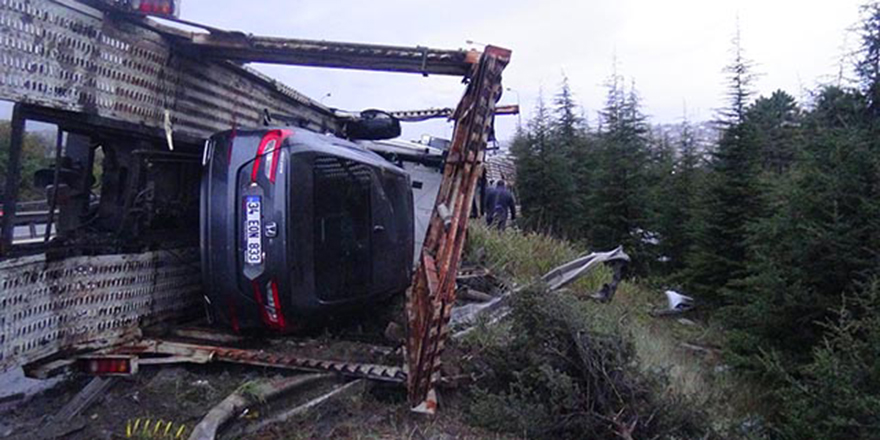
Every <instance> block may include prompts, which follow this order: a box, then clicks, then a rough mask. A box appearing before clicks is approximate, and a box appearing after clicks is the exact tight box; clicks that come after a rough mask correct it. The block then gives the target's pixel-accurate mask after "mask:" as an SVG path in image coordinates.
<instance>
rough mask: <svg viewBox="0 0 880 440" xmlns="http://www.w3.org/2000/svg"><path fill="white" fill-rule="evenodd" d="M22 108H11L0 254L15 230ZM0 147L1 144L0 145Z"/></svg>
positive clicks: (7, 250)
mask: <svg viewBox="0 0 880 440" xmlns="http://www.w3.org/2000/svg"><path fill="white" fill-rule="evenodd" d="M24 122H25V118H24V110H23V109H22V108H21V104H18V103H16V104H15V107H13V109H12V130H11V133H10V136H9V162H7V166H6V170H7V171H6V191H5V192H4V194H3V230H2V235H0V255H6V254H8V253H9V251H10V249H11V248H12V237H13V234H14V232H15V208H16V207H17V206H16V205H17V204H18V190H19V186H20V183H21V182H19V180H20V179H21V148H22V144H23V143H24ZM0 147H2V146H0Z"/></svg>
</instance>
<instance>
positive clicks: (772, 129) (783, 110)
mask: <svg viewBox="0 0 880 440" xmlns="http://www.w3.org/2000/svg"><path fill="white" fill-rule="evenodd" d="M801 119H802V115H801V111H800V109H799V108H798V106H797V103H795V100H794V98H793V97H792V96H791V95H789V94H788V93H785V92H784V91H782V90H777V91H775V92H773V94H772V95H770V97H769V98H765V97H763V96H762V97H760V98H758V99H757V100H755V102H754V104H752V105H751V106H749V108H748V110H747V111H746V117H745V123H746V124H748V126H749V132H750V133H752V134H753V141H754V142H755V143H756V148H757V149H758V154H759V155H760V158H759V161H760V166H761V168H762V169H763V170H764V171H768V172H771V173H775V174H782V173H784V172H785V171H786V170H788V168H789V167H790V166H791V165H792V163H793V162H794V157H795V150H796V149H797V146H798V145H799V144H800V143H802V142H803V141H802V139H800V136H799V128H800V126H801V122H802V121H801Z"/></svg>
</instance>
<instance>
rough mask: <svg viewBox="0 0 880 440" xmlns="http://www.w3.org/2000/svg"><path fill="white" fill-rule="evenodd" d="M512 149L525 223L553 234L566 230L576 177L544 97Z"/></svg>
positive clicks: (526, 225)
mask: <svg viewBox="0 0 880 440" xmlns="http://www.w3.org/2000/svg"><path fill="white" fill-rule="evenodd" d="M512 152H513V154H514V158H515V161H516V166H517V194H518V196H519V198H520V204H521V205H522V217H523V219H522V225H523V226H524V227H529V228H533V229H539V230H542V231H548V232H551V233H554V232H555V233H561V232H564V230H565V227H566V225H567V222H568V219H569V218H570V216H571V212H572V200H571V199H572V197H573V193H574V188H573V185H574V180H573V178H572V175H571V172H570V163H569V160H568V158H567V156H566V152H565V150H564V149H563V148H562V147H561V146H560V145H559V144H558V142H557V140H556V136H555V135H554V130H553V121H552V119H551V116H550V112H549V110H548V109H547V106H546V105H545V104H544V100H543V99H542V98H540V97H539V99H538V104H537V106H536V108H535V116H534V117H533V118H532V120H531V121H529V124H528V129H527V131H526V132H525V133H523V134H522V135H521V136H518V137H517V139H516V140H515V141H514V143H513V148H512Z"/></svg>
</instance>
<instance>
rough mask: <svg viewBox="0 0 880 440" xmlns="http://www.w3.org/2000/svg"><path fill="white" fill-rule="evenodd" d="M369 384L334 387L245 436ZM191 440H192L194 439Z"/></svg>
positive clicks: (255, 426)
mask: <svg viewBox="0 0 880 440" xmlns="http://www.w3.org/2000/svg"><path fill="white" fill-rule="evenodd" d="M369 383H370V382H368V381H366V380H364V379H357V380H354V381H351V382H349V383H347V384H344V385H338V386H336V387H334V388H333V389H332V390H331V391H330V392H328V393H326V394H323V395H321V396H319V397H316V398H314V399H312V400H309V401H308V402H306V403H304V404H302V405H299V406H297V407H295V408H291V409H289V410H287V411H284V412H282V413H280V414H277V415H274V416H272V417H269V418H266V419H264V420H261V421H260V422H257V423H255V424H253V425H250V426H248V427H247V428H245V429H244V432H243V433H244V435H245V436H250V435H252V434H255V433H257V432H259V431H261V430H263V429H265V428H266V427H268V426H270V425H274V424H277V423H283V422H285V421H287V420H289V419H290V418H292V417H296V416H298V415H300V414H305V413H307V412H309V411H312V410H314V409H316V408H318V407H320V406H321V405H323V404H325V403H327V402H328V401H330V400H332V399H339V398H341V397H344V396H348V395H351V394H354V393H360V392H363V391H364V390H365V389H366V387H367V386H368V385H369ZM190 440H192V438H191V439H190Z"/></svg>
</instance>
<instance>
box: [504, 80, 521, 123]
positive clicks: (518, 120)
mask: <svg viewBox="0 0 880 440" xmlns="http://www.w3.org/2000/svg"><path fill="white" fill-rule="evenodd" d="M505 90H507V91H508V92H513V93H516V107H517V109H519V111H517V112H516V131H517V132H519V131H520V130H522V106H521V105H519V92H518V91H517V90H515V89H512V88H510V87H508V88H506V89H505Z"/></svg>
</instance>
